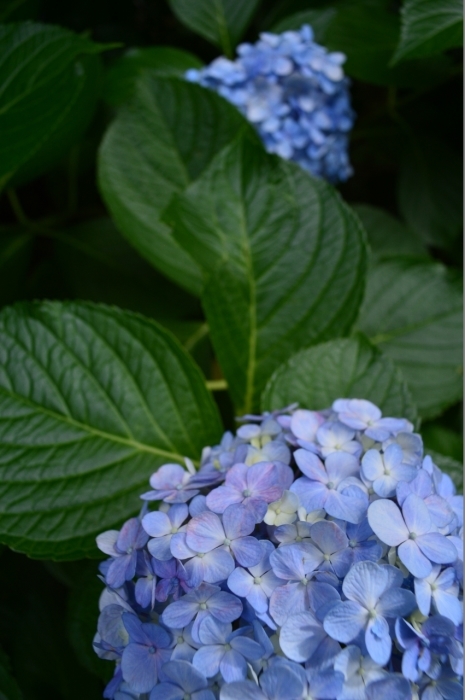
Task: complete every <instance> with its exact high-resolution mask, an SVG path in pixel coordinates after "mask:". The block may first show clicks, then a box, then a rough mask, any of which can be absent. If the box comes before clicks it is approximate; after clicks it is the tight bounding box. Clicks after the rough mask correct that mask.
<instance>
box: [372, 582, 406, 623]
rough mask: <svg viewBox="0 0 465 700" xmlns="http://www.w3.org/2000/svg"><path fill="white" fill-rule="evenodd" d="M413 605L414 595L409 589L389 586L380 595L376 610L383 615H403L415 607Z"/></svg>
mask: <svg viewBox="0 0 465 700" xmlns="http://www.w3.org/2000/svg"><path fill="white" fill-rule="evenodd" d="M415 606H416V602H415V596H414V594H413V593H412V592H411V591H406V590H404V589H403V588H391V589H390V590H388V591H386V593H383V595H382V596H381V599H380V601H379V603H378V605H377V606H376V612H377V613H378V615H383V616H384V617H405V616H406V615H409V614H410V613H411V612H412V611H413V610H414V609H415Z"/></svg>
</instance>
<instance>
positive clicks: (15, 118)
mask: <svg viewBox="0 0 465 700" xmlns="http://www.w3.org/2000/svg"><path fill="white" fill-rule="evenodd" d="M101 50H102V47H101V46H99V45H98V44H94V43H93V42H91V41H89V40H88V39H85V38H83V37H80V36H77V35H76V34H74V33H73V32H70V31H69V30H66V29H62V28H59V27H53V26H50V25H45V24H35V23H33V22H23V23H17V24H5V25H1V26H0V190H1V189H2V188H3V187H5V186H6V185H7V184H10V185H12V184H17V183H18V182H24V181H25V180H29V179H31V178H32V177H34V176H36V175H38V174H39V173H41V172H43V171H44V170H46V169H47V168H48V167H49V166H50V165H52V164H53V163H54V162H55V161H56V160H58V159H60V158H63V156H64V155H65V154H66V150H67V149H68V148H69V147H70V146H71V145H72V144H73V142H74V141H75V140H76V139H77V138H78V137H79V135H80V134H81V133H82V131H83V130H84V129H85V127H86V126H87V124H88V123H89V120H90V118H91V116H92V113H93V109H94V105H95V100H96V97H97V88H98V84H99V71H100V62H99V58H98V56H97V55H96V54H97V53H98V52H100V51H101Z"/></svg>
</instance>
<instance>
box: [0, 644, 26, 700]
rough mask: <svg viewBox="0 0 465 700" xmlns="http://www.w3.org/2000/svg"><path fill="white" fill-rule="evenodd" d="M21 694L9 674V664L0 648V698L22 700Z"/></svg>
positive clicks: (0, 699)
mask: <svg viewBox="0 0 465 700" xmlns="http://www.w3.org/2000/svg"><path fill="white" fill-rule="evenodd" d="M22 698H23V694H22V692H21V689H20V687H19V686H18V684H17V682H16V681H15V679H14V678H13V676H12V675H11V665H10V661H9V659H8V657H7V655H6V654H4V653H3V651H2V650H1V649H0V700H22Z"/></svg>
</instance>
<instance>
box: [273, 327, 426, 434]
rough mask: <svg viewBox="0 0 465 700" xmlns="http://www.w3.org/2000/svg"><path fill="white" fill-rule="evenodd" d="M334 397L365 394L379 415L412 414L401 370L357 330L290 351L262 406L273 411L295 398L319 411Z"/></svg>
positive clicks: (362, 395) (410, 402)
mask: <svg viewBox="0 0 465 700" xmlns="http://www.w3.org/2000/svg"><path fill="white" fill-rule="evenodd" d="M338 398H358V399H367V400H368V401H372V402H373V403H374V404H376V405H377V406H379V407H380V408H381V410H382V411H383V413H384V415H387V416H393V417H404V418H408V419H409V420H411V421H413V422H415V421H416V419H417V413H416V408H415V405H414V403H413V400H412V397H411V394H410V391H409V390H408V388H407V385H406V383H405V381H404V380H403V377H402V375H401V373H400V371H399V370H398V369H397V367H395V366H394V364H393V363H392V362H391V360H389V358H387V357H386V356H385V355H383V354H382V353H381V352H379V350H377V349H376V348H374V347H373V346H372V345H371V344H370V343H369V342H368V341H367V340H366V338H364V337H363V336H361V335H359V336H356V337H354V338H342V339H339V340H331V341H330V342H329V343H322V344H320V345H315V347H313V348H308V349H306V350H301V351H300V352H298V353H296V354H295V355H293V356H292V357H291V358H290V359H289V360H288V361H287V362H286V364H284V365H282V366H281V367H280V368H279V369H278V370H277V371H276V372H275V373H274V375H273V376H272V377H271V379H270V381H269V382H268V384H267V386H266V389H265V391H264V393H263V396H262V409H263V410H275V409H278V408H283V407H284V406H288V405H290V404H292V403H294V402H296V401H297V402H298V403H299V405H300V406H301V407H302V408H308V409H311V410H320V409H325V408H329V407H330V406H331V404H332V403H333V401H335V400H336V399H338Z"/></svg>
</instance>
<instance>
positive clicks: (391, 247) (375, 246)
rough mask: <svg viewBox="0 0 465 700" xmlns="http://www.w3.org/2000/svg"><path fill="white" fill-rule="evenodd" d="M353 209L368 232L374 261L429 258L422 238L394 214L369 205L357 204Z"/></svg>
mask: <svg viewBox="0 0 465 700" xmlns="http://www.w3.org/2000/svg"><path fill="white" fill-rule="evenodd" d="M353 208H354V210H355V212H356V213H357V214H358V215H359V217H360V219H361V221H362V224H363V226H364V228H365V231H366V232H367V236H368V242H369V244H370V251H371V259H372V260H373V261H376V262H377V261H379V260H383V259H385V258H392V257H399V255H413V256H416V257H418V258H420V257H423V258H428V253H427V251H426V248H425V246H424V245H423V243H422V241H421V240H420V238H419V237H418V236H417V235H416V234H415V233H414V232H413V231H411V230H410V229H409V228H408V227H407V226H406V225H405V224H404V223H402V221H399V219H396V218H395V217H394V216H392V214H389V213H388V212H387V211H384V210H383V209H379V208H378V207H372V206H371V205H369V204H357V205H354V207H353Z"/></svg>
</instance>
